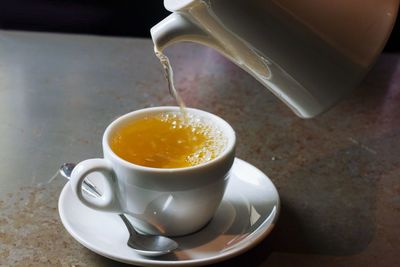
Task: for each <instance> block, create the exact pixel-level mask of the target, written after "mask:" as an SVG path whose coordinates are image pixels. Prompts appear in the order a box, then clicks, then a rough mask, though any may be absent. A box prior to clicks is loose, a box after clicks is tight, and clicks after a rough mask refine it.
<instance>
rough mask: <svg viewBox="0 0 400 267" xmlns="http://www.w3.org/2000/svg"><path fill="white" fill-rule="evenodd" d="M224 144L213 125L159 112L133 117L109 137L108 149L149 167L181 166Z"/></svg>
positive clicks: (216, 151) (198, 160) (212, 154)
mask: <svg viewBox="0 0 400 267" xmlns="http://www.w3.org/2000/svg"><path fill="white" fill-rule="evenodd" d="M225 145H226V138H225V137H224V136H223V134H222V133H221V132H220V131H219V130H218V129H216V127H215V126H213V125H210V123H208V122H204V121H203V120H202V119H201V118H198V117H196V116H193V115H190V114H187V115H186V116H185V117H183V116H182V114H181V113H179V112H177V113H163V114H157V115H149V116H146V117H144V118H140V119H136V120H134V121H132V122H130V123H128V124H126V125H124V126H121V127H120V128H119V129H118V130H117V131H116V132H115V133H114V134H113V135H112V137H111V140H110V146H111V149H112V150H113V151H114V152H115V153H116V154H117V155H118V156H119V157H121V158H123V159H124V160H127V161H129V162H132V163H134V164H137V165H142V166H146V167H153V168H184V167H190V166H194V165H198V164H201V163H204V162H207V161H210V160H212V159H214V158H215V157H217V156H218V155H219V154H221V152H222V151H223V149H224V148H225Z"/></svg>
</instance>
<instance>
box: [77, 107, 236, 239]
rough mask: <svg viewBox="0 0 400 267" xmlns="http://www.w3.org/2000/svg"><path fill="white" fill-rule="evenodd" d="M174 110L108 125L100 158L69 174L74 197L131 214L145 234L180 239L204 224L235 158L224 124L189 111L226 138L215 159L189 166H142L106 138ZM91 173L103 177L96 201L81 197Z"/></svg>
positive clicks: (136, 113)
mask: <svg viewBox="0 0 400 267" xmlns="http://www.w3.org/2000/svg"><path fill="white" fill-rule="evenodd" d="M177 111H179V108H178V107H154V108H147V109H141V110H137V111H134V112H131V113H128V114H126V115H124V116H122V117H120V118H118V119H116V120H115V121H114V122H112V123H111V124H110V125H109V126H108V127H107V129H106V131H105V133H104V135H103V153H104V158H102V159H100V158H98V159H88V160H85V161H82V162H80V163H79V164H78V165H77V166H76V167H75V169H74V170H73V172H72V174H71V180H70V183H71V187H72V190H73V192H74V193H75V194H76V196H77V197H78V199H79V200H80V201H81V202H82V203H83V204H85V205H86V206H88V207H90V208H93V209H96V210H101V211H107V212H115V213H126V214H129V215H131V216H132V218H133V220H131V221H132V223H133V225H134V226H135V228H136V229H138V230H139V231H141V232H144V233H149V234H162V235H167V236H179V235H185V234H189V233H192V232H195V231H197V230H199V229H201V228H202V227H203V226H204V225H206V224H207V223H208V222H209V221H210V220H211V218H212V217H213V215H214V213H215V211H216V210H217V208H218V206H219V204H220V202H221V200H222V197H223V195H224V192H225V188H226V186H227V183H228V180H229V174H230V169H231V167H232V164H233V161H234V157H235V144H236V137H235V132H234V130H233V129H232V127H231V126H230V125H229V124H228V123H227V122H226V121H224V120H223V119H221V118H220V117H217V116H216V115H213V114H211V113H208V112H205V111H201V110H198V109H191V108H188V109H187V112H188V113H189V114H193V115H195V116H199V117H200V118H202V119H203V120H205V121H206V122H207V123H210V124H211V125H213V126H215V127H216V128H217V129H218V130H220V131H221V132H222V134H223V136H224V137H225V138H226V140H227V142H226V146H225V148H224V150H223V152H222V153H221V154H220V155H219V156H218V157H216V158H215V159H213V160H211V161H208V162H205V163H202V164H199V165H195V166H191V167H185V168H174V169H167V168H165V169H164V168H150V167H144V166H140V165H136V164H133V163H131V162H128V161H126V160H124V159H122V158H120V157H119V156H117V155H116V154H115V153H114V152H113V151H112V150H111V148H110V138H111V136H113V133H114V132H115V131H118V129H119V127H120V126H122V125H124V124H126V123H129V122H130V121H133V120H135V119H139V118H141V117H144V116H147V115H153V114H157V113H165V112H177ZM92 172H100V173H102V174H103V176H104V178H105V179H104V181H105V183H104V189H103V194H102V196H101V197H99V198H93V197H86V196H84V195H83V194H82V182H83V180H84V179H85V178H86V177H87V176H88V175H89V174H90V173H92Z"/></svg>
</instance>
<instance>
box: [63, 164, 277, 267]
mask: <svg viewBox="0 0 400 267" xmlns="http://www.w3.org/2000/svg"><path fill="white" fill-rule="evenodd" d="M236 162H240V163H241V164H247V165H250V166H251V167H253V168H255V169H256V170H257V171H259V172H260V173H262V174H263V176H264V177H263V178H266V179H267V182H269V183H270V186H271V189H273V191H274V193H275V195H276V205H275V207H274V208H273V209H272V211H271V213H270V215H269V216H268V217H267V218H265V219H264V221H263V222H262V223H261V224H260V225H259V226H258V227H257V228H256V229H255V230H254V231H252V232H251V233H250V235H254V233H257V232H259V233H258V234H257V235H256V236H253V237H251V238H250V239H249V240H244V241H245V242H243V243H242V244H241V245H238V246H236V247H234V248H231V249H229V250H227V251H225V252H221V253H219V254H216V255H214V256H210V257H206V258H200V259H189V260H172V261H163V260H156V259H150V258H146V257H142V256H140V255H137V258H125V257H115V256H113V255H112V254H109V253H105V252H103V251H100V250H98V249H97V248H96V246H93V244H91V243H90V244H89V243H88V242H87V241H85V240H84V239H83V238H81V237H80V235H78V234H76V233H75V231H74V230H73V229H72V228H71V227H70V225H69V223H67V218H66V217H65V213H64V212H63V210H64V208H63V205H64V204H63V203H64V199H65V195H66V194H67V193H71V192H68V190H70V188H68V187H69V183H68V182H67V183H66V184H65V185H64V187H63V189H62V191H61V194H60V197H59V201H58V212H59V216H60V219H61V222H62V224H63V226H64V228H65V229H66V230H67V232H68V233H69V234H70V235H71V236H72V237H73V238H74V239H75V240H76V241H78V242H79V243H80V244H81V245H83V246H84V247H85V248H87V249H89V250H91V251H93V252H95V253H97V254H99V255H101V256H104V257H106V258H109V259H112V260H115V261H118V262H122V263H127V264H135V265H139V266H171V265H174V266H201V265H206V264H213V263H217V262H221V261H224V260H227V259H230V258H233V257H235V256H238V255H240V254H243V253H245V252H247V251H249V250H250V249H252V248H253V247H255V246H256V245H258V244H259V243H260V242H261V241H262V240H263V239H264V238H266V237H267V236H268V235H269V233H271V231H272V230H273V229H274V228H275V225H276V222H277V221H278V218H279V215H280V209H281V203H280V197H279V193H278V190H277V189H276V187H275V185H274V183H273V182H272V181H271V179H270V178H269V177H268V176H267V175H266V174H265V173H264V172H262V171H261V170H259V169H258V168H257V167H255V166H254V165H252V164H251V163H249V162H247V161H244V160H241V159H239V158H237V157H235V161H234V164H235V163H236ZM236 164H237V163H236ZM274 210H275V212H274ZM270 216H273V218H272V219H271V222H269V225H267V226H265V225H264V224H266V222H267V221H268V219H269V218H270ZM263 228H265V229H263Z"/></svg>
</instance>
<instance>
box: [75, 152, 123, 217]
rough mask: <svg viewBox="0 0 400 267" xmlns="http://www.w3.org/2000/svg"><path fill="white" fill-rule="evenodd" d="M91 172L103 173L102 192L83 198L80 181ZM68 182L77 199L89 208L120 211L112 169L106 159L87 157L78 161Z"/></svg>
mask: <svg viewBox="0 0 400 267" xmlns="http://www.w3.org/2000/svg"><path fill="white" fill-rule="evenodd" d="M92 172H100V173H102V174H103V175H104V178H105V179H104V180H105V185H104V190H103V191H104V192H103V194H102V195H101V197H93V198H85V197H84V196H83V194H82V183H83V180H84V179H85V178H86V177H87V176H88V175H89V174H90V173H92ZM70 184H71V188H72V191H73V192H74V193H75V195H76V196H77V197H78V199H79V200H80V201H81V202H82V203H83V204H85V205H86V206H88V207H89V208H92V209H95V210H101V211H109V212H120V211H121V209H120V207H119V205H118V201H117V199H116V195H115V179H114V171H113V168H112V166H111V163H110V162H109V161H108V160H106V159H87V160H84V161H82V162H80V163H79V164H78V165H76V167H75V168H74V170H73V171H72V173H71V178H70Z"/></svg>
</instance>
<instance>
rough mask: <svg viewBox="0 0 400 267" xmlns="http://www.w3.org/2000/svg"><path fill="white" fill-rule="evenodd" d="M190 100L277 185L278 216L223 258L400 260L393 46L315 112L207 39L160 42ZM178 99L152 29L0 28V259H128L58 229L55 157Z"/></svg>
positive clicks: (339, 262)
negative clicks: (133, 115)
mask: <svg viewBox="0 0 400 267" xmlns="http://www.w3.org/2000/svg"><path fill="white" fill-rule="evenodd" d="M167 52H168V55H170V58H171V62H172V64H173V66H174V68H175V72H176V81H177V84H178V87H179V90H180V91H181V93H182V96H183V98H184V99H185V101H186V103H187V104H188V106H191V107H196V108H200V109H204V110H207V111H210V112H213V113H216V114H218V115H220V116H221V117H223V118H225V119H226V120H227V121H229V122H230V123H231V124H232V126H233V127H234V128H235V130H236V131H237V135H238V149H237V155H238V157H240V158H242V159H244V160H246V161H248V162H250V163H252V164H254V165H255V166H257V167H258V168H260V169H261V170H262V171H264V172H265V173H266V174H267V175H268V176H269V177H270V178H271V179H272V181H273V182H274V183H275V185H276V186H277V188H278V190H279V193H280V196H281V200H282V213H281V217H280V220H279V222H278V226H277V228H276V229H275V230H274V231H273V232H272V234H271V235H270V236H269V237H267V238H266V239H265V240H264V241H263V242H262V243H260V244H259V245H258V246H256V247H255V248H253V249H252V250H250V251H249V252H247V253H245V254H243V255H241V256H239V257H236V258H234V259H231V260H229V261H226V262H222V263H220V264H218V266H232V265H233V264H238V266H239V265H241V266H399V264H400V256H399V255H400V245H399V244H400V243H399V240H400V179H399V176H400V55H399V54H384V55H382V56H381V57H380V58H379V59H378V61H377V64H376V66H375V67H374V68H373V69H372V70H371V72H370V74H369V75H368V76H367V77H366V79H365V80H364V82H363V83H362V84H361V85H360V86H359V88H358V89H357V90H355V92H353V93H350V94H349V96H348V97H347V98H346V99H344V100H343V101H342V102H341V103H339V104H338V105H337V106H336V107H334V108H333V109H331V110H330V111H328V112H326V113H325V114H323V115H321V116H319V117H318V118H315V119H312V120H302V119H300V118H298V117H296V116H295V115H294V114H293V113H292V112H291V111H290V110H289V109H288V108H287V107H286V106H284V104H282V103H281V102H280V101H279V100H277V99H276V98H275V97H274V96H273V95H272V94H271V93H269V91H267V90H266V89H265V88H263V87H262V86H261V85H260V84H259V83H257V82H256V81H255V80H254V79H252V77H250V76H249V75H248V74H246V73H245V72H243V71H242V70H240V69H239V68H238V67H236V66H235V65H233V64H232V63H230V62H228V61H227V60H226V59H224V58H223V57H221V56H220V55H219V54H217V53H216V52H214V51H213V50H210V49H208V48H205V47H201V46H198V45H193V44H180V45H176V46H174V47H172V48H170V49H169V50H168V51H167ZM170 104H174V101H173V99H172V98H171V97H170V96H169V94H168V90H167V86H166V83H165V81H164V79H163V76H162V73H161V67H160V65H159V62H157V59H156V58H155V56H154V55H153V48H152V43H151V41H150V40H146V39H124V38H104V37H94V36H76V35H59V34H39V33H23V32H4V31H0V266H125V265H124V264H120V263H118V262H115V261H112V260H109V259H106V258H104V257H102V256H98V255H96V254H95V253H92V252H91V251H89V250H87V249H86V248H84V247H83V246H81V245H80V244H79V243H78V242H76V241H75V240H74V239H73V238H72V237H70V236H69V234H68V233H67V232H66V231H65V230H64V228H63V226H62V224H61V222H60V219H59V217H58V211H57V200H58V196H59V193H60V191H61V189H62V187H63V185H64V184H65V182H66V181H65V180H63V179H62V178H60V177H56V179H54V180H53V181H52V182H51V183H46V182H47V181H48V180H49V179H50V178H51V177H52V176H53V175H54V174H55V173H56V171H57V169H58V166H59V165H60V164H61V163H63V162H68V161H72V162H78V161H80V160H83V159H86V158H91V157H98V156H101V145H100V140H101V136H102V133H103V130H104V129H105V127H106V126H107V125H108V124H109V123H110V122H111V121H112V120H113V119H114V118H116V117H117V116H119V115H122V114H124V113H127V112H129V111H132V110H136V109H140V108H144V107H148V106H158V105H170Z"/></svg>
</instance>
